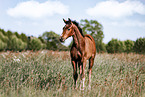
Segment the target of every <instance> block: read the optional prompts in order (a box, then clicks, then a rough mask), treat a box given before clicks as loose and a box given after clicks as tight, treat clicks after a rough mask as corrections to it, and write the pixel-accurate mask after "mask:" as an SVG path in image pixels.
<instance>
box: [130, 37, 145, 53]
mask: <svg viewBox="0 0 145 97" xmlns="http://www.w3.org/2000/svg"><path fill="white" fill-rule="evenodd" d="M133 49H134V51H135V52H137V53H145V38H138V39H137V40H136V41H135V43H134V47H133Z"/></svg>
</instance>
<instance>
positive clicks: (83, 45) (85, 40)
mask: <svg viewBox="0 0 145 97" xmlns="http://www.w3.org/2000/svg"><path fill="white" fill-rule="evenodd" d="M63 21H64V23H65V24H66V25H65V26H64V27H63V33H62V35H61V37H60V41H61V42H64V41H65V40H66V39H67V38H68V37H71V36H72V37H73V44H72V47H71V50H70V55H71V62H72V66H73V78H74V86H75V88H77V79H78V74H77V67H79V70H80V81H81V84H83V88H82V86H81V84H80V89H82V90H83V89H84V82H85V67H86V61H87V60H89V68H88V73H89V88H90V87H91V84H90V82H91V73H92V67H93V64H94V58H95V55H96V46H95V41H94V39H93V37H92V36H91V35H88V34H86V35H83V33H82V29H81V28H80V27H79V25H78V23H77V22H75V21H71V20H70V19H68V21H66V20H65V19H63Z"/></svg>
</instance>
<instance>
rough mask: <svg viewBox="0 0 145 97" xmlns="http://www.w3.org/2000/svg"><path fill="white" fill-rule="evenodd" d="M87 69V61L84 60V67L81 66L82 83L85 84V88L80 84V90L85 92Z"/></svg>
mask: <svg viewBox="0 0 145 97" xmlns="http://www.w3.org/2000/svg"><path fill="white" fill-rule="evenodd" d="M85 68H86V60H84V61H83V63H82V65H81V66H80V81H81V84H83V88H82V86H81V84H80V90H84V87H85Z"/></svg>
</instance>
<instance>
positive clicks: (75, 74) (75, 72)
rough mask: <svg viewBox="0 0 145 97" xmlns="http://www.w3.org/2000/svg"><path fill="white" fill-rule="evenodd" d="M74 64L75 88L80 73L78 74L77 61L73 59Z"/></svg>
mask: <svg viewBox="0 0 145 97" xmlns="http://www.w3.org/2000/svg"><path fill="white" fill-rule="evenodd" d="M72 66H73V78H74V88H75V89H76V88H77V79H78V74H77V62H76V61H72Z"/></svg>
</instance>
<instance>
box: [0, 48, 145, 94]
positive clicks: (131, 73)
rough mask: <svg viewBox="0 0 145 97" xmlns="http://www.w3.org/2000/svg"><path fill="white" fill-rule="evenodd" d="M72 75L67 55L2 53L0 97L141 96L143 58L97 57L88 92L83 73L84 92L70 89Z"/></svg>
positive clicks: (144, 83)
mask: <svg viewBox="0 0 145 97" xmlns="http://www.w3.org/2000/svg"><path fill="white" fill-rule="evenodd" d="M87 66H88V65H87ZM87 68H88V67H86V71H87ZM72 73H73V70H72V65H71V62H70V56H69V52H57V51H55V52H54V51H45V50H43V51H38V52H31V51H26V52H20V53H13V52H2V53H0V96H1V97H6V96H11V97H16V96H20V97H21V96H23V97H40V96H42V97H52V96H56V97H64V96H66V97H79V96H84V97H96V96H97V97H119V96H120V97H126V96H128V97H144V96H145V55H139V54H133V53H131V54H124V53H123V54H97V56H96V58H95V63H94V66H93V70H92V82H91V87H92V88H91V89H88V85H87V82H88V76H87V72H86V81H85V84H86V87H85V90H84V91H80V90H79V89H76V90H75V89H74V88H73V76H72ZM78 84H79V79H78Z"/></svg>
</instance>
